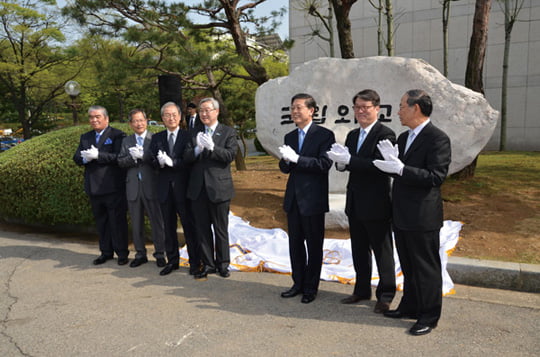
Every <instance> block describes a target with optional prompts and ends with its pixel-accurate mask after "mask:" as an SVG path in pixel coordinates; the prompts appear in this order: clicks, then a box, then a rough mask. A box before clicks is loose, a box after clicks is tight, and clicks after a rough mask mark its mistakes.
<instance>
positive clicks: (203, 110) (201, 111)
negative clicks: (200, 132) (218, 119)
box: [199, 109, 215, 114]
mask: <svg viewBox="0 0 540 357" xmlns="http://www.w3.org/2000/svg"><path fill="white" fill-rule="evenodd" d="M214 110H215V109H200V110H199V113H201V114H208V113H210V112H213V111H214Z"/></svg>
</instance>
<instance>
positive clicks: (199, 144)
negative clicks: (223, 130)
mask: <svg viewBox="0 0 540 357" xmlns="http://www.w3.org/2000/svg"><path fill="white" fill-rule="evenodd" d="M203 135H204V133H203V132H202V131H199V133H198V134H197V147H198V148H199V151H203V149H204V146H203V144H202V141H201V138H202V136H203Z"/></svg>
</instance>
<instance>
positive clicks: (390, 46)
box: [386, 0, 394, 56]
mask: <svg viewBox="0 0 540 357" xmlns="http://www.w3.org/2000/svg"><path fill="white" fill-rule="evenodd" d="M386 36H387V38H386V52H387V54H388V56H393V55H394V13H393V9H392V0H386Z"/></svg>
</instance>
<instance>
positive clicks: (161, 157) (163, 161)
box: [157, 150, 173, 167]
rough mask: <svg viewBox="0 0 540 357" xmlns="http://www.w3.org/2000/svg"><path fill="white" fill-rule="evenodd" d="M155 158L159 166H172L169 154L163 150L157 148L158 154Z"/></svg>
mask: <svg viewBox="0 0 540 357" xmlns="http://www.w3.org/2000/svg"><path fill="white" fill-rule="evenodd" d="M157 159H158V162H159V166H161V167H165V166H169V167H172V166H173V162H172V159H171V158H170V157H169V155H167V153H166V152H165V151H162V150H159V151H158V155H157Z"/></svg>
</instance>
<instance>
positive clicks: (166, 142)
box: [150, 102, 200, 275]
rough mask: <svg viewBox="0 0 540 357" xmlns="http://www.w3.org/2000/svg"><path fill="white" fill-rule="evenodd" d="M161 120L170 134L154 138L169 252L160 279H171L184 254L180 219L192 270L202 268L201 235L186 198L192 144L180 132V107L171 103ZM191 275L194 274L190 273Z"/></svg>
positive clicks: (186, 135)
mask: <svg viewBox="0 0 540 357" xmlns="http://www.w3.org/2000/svg"><path fill="white" fill-rule="evenodd" d="M161 119H162V120H163V124H165V127H166V128H167V130H163V131H161V132H159V133H157V134H154V135H153V136H152V140H151V142H150V153H151V155H152V162H153V165H154V167H156V168H157V169H158V178H157V194H158V200H159V202H160V204H161V213H162V215H163V223H164V225H165V251H166V253H167V265H165V267H164V268H163V270H161V272H160V273H159V274H160V275H167V274H169V273H171V272H172V271H173V270H177V269H178V265H179V263H180V252H179V250H178V236H177V234H176V229H177V222H178V218H177V215H178V216H179V217H180V221H181V223H182V227H183V229H184V237H185V239H186V244H187V249H188V254H189V264H190V267H197V266H199V265H200V257H199V248H198V243H197V239H196V236H197V232H196V230H195V225H194V223H193V216H192V214H191V210H190V209H189V207H188V205H189V202H188V200H187V198H186V189H187V185H188V177H189V167H188V165H187V164H186V162H185V161H184V159H183V154H184V150H185V148H186V144H187V143H188V141H189V134H188V133H187V131H185V130H182V129H180V120H181V112H180V107H179V106H178V105H176V104H175V103H173V102H167V103H165V104H163V106H162V107H161ZM190 272H191V273H194V271H193V270H192V269H190Z"/></svg>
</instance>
